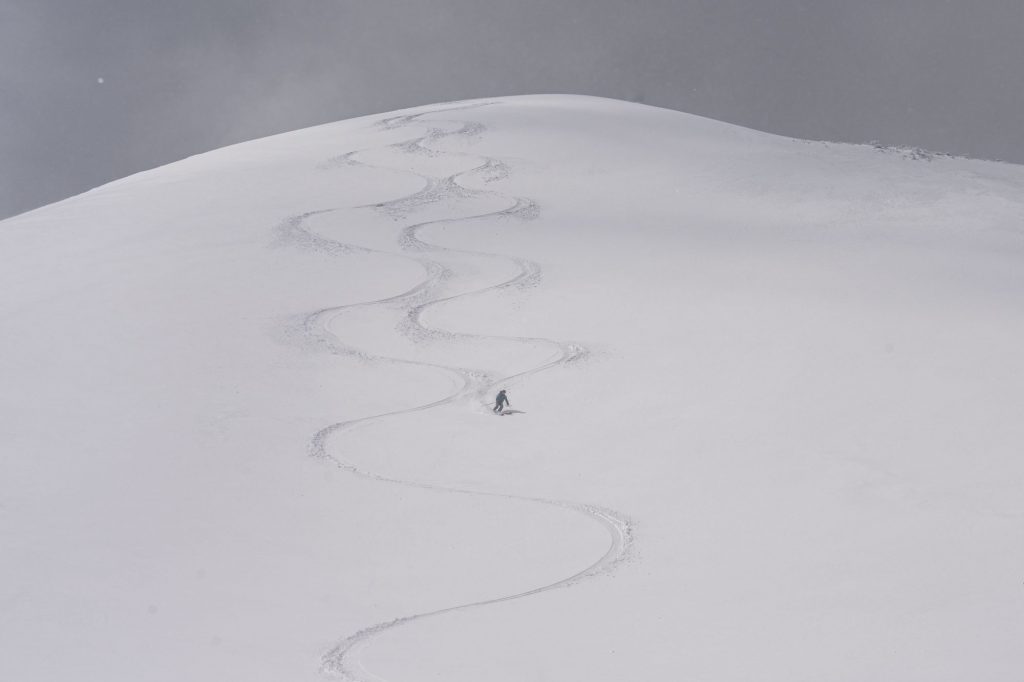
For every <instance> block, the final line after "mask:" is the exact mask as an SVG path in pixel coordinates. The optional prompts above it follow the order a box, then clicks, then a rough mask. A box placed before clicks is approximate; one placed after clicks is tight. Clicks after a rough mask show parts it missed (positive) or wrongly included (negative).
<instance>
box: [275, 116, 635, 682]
mask: <svg viewBox="0 0 1024 682" xmlns="http://www.w3.org/2000/svg"><path fill="white" fill-rule="evenodd" d="M489 104H491V103H490V102H484V103H471V104H466V105H456V106H449V107H445V108H440V109H435V110H432V111H426V112H421V113H418V114H406V115H401V116H393V117H390V118H385V119H383V120H381V121H379V122H378V123H377V126H378V127H379V128H381V129H383V130H394V129H398V128H403V127H407V126H420V125H424V124H426V125H428V126H430V127H428V129H427V131H426V133H425V134H422V135H420V136H418V137H415V138H413V139H410V140H406V141H404V142H399V143H395V144H391V145H386V147H387V148H391V149H392V150H397V151H399V152H401V153H402V154H409V155H416V156H421V157H425V158H444V157H448V158H449V159H450V158H451V157H463V158H466V159H467V160H470V161H473V162H474V165H473V166H472V167H470V168H468V169H465V170H462V171H459V172H457V173H454V174H452V175H448V176H442V177H437V176H431V175H426V174H424V173H420V172H416V171H410V170H406V169H396V168H390V167H388V166H384V165H376V164H371V163H366V162H363V161H360V160H358V158H357V157H358V156H359V155H360V154H362V153H364V152H370V151H374V150H375V149H380V148H368V149H360V150H356V151H352V152H349V153H347V154H344V155H341V156H338V157H334V158H332V159H329V160H328V161H327V162H325V163H324V164H322V165H321V168H324V169H329V168H333V167H339V166H352V165H358V166H365V167H369V168H375V169H380V170H390V171H397V170H400V171H401V172H405V173H411V174H413V175H416V176H417V177H419V178H420V179H421V180H423V182H424V186H423V188H422V189H420V190H418V191H416V192H413V193H412V194H409V195H407V196H403V197H399V198H396V199H392V200H389V201H385V202H381V203H378V204H374V205H372V207H373V208H374V209H375V210H378V211H381V212H383V213H385V214H386V215H389V216H391V217H392V218H395V219H398V220H405V219H407V216H408V215H409V213H411V212H413V211H415V210H416V209H417V208H420V207H423V206H427V205H430V204H435V203H437V202H440V201H449V202H451V201H453V200H454V201H458V200H460V199H479V198H482V197H488V198H494V199H497V200H501V201H502V203H504V204H506V205H505V207H504V208H498V209H496V210H493V211H485V212H481V213H475V214H469V215H464V216H452V217H446V218H442V219H437V220H431V221H426V222H417V223H412V224H410V225H408V226H406V227H405V228H404V229H403V230H402V232H401V235H400V237H399V239H398V246H399V248H400V249H401V253H394V252H390V251H383V250H379V249H371V248H368V247H363V246H359V245H355V244H346V243H343V242H339V241H336V240H332V239H329V238H326V237H323V236H321V235H318V234H317V233H315V232H314V231H313V230H312V229H310V228H309V227H308V225H307V224H306V223H307V222H308V220H309V219H310V218H312V217H314V216H317V215H322V214H326V213H331V212H333V211H335V210H337V209H327V210H321V211H312V212H309V213H305V214H302V215H298V216H294V217H293V218H290V219H289V220H287V221H285V223H284V224H283V225H281V227H280V228H279V230H278V232H279V237H280V239H281V241H282V242H286V243H290V244H292V245H295V246H299V247H302V248H308V249H313V250H316V251H319V252H323V253H328V254H332V255H345V254H350V253H375V254H380V255H387V256H392V257H401V258H408V259H412V260H414V261H415V262H417V263H419V264H420V266H421V267H422V268H423V270H424V274H425V278H424V279H423V280H422V281H421V282H420V283H419V284H417V285H416V286H414V287H413V288H411V289H409V290H408V291H405V292H403V293H400V294H397V295H395V296H391V297H388V298H383V299H378V300H374V301H366V302H362V303H353V304H348V305H342V306H336V307H332V308H324V309H322V310H317V311H315V312H313V313H311V314H309V315H307V316H306V317H305V318H304V319H303V320H301V321H300V322H299V323H298V324H297V325H296V326H297V329H295V330H293V331H294V332H297V333H298V335H300V336H301V337H302V338H303V339H304V340H305V341H306V342H307V343H309V344H310V345H311V346H312V347H314V348H316V349H319V350H323V351H326V352H330V353H334V354H338V355H350V356H355V357H358V358H360V359H362V360H365V361H369V362H375V363H389V364H398V365H405V366H423V367H432V368H435V369H439V370H443V371H446V372H448V373H450V374H451V375H452V376H453V377H454V378H456V379H457V380H458V383H459V384H460V386H459V388H458V389H457V390H456V391H455V392H454V393H452V394H450V395H448V396H446V397H444V398H441V399H439V400H436V401H434V402H431V403H427V404H424V405H419V406H416V407H412V408H407V409H401V410H396V411H393V412H387V413H383V414H376V415H372V416H367V417H361V418H358V419H351V420H347V421H341V422H337V423H335V424H331V425H330V426H327V427H325V428H323V429H321V430H320V431H319V432H317V433H316V434H315V435H314V436H313V438H312V440H311V442H310V454H311V455H312V456H314V457H317V458H320V459H324V460H327V461H330V462H332V463H333V464H334V465H335V466H337V467H338V468H340V469H342V470H344V471H346V472H349V473H351V474H354V475H357V476H360V477H363V478H367V479H370V480H374V481H378V482H382V483H389V484H397V485H402V486H408V487H413V488H419V489H424V490H431V491H435V492H440V493H447V494H458V495H475V496H480V497H490V498H503V499H507V500H510V501H516V502H529V503H539V504H544V505H549V506H554V507H559V508H562V509H565V510H569V511H573V512H576V513H580V514H583V515H585V516H587V517H588V518H590V519H592V520H593V521H595V522H596V523H599V524H600V525H601V526H602V527H604V528H605V530H606V531H607V532H608V535H609V539H610V542H609V546H608V549H607V551H606V552H605V553H604V554H603V555H602V556H601V557H600V558H598V559H597V560H596V561H594V562H593V563H591V564H590V565H589V566H588V567H586V568H584V569H583V570H581V571H579V572H578V573H575V574H573V575H570V576H568V577H565V578H563V579H561V580H558V581H556V582H553V583H550V584H547V585H543V586H541V587H537V588H534V589H531V590H527V591H525V592H519V593H515V594H507V595H502V596H498V597H494V598H492V599H486V600H483V601H476V602H472V603H466V604H459V605H456V606H450V607H447V608H443V609H438V610H435V611H430V612H426V613H418V614H414V615H409V616H404V617H401V618H397V619H394V620H390V621H387V622H383V623H378V624H375V625H371V626H369V627H367V628H364V629H362V630H360V631H358V632H356V633H355V634H353V635H350V636H349V637H347V638H345V639H344V640H342V641H341V642H339V643H338V644H337V645H336V646H334V647H333V648H332V649H331V650H330V651H328V652H327V653H326V654H325V655H324V656H323V659H322V662H321V670H322V671H323V672H324V673H326V674H329V675H333V676H338V677H341V678H343V679H346V680H350V681H351V682H367V681H368V680H381V679H382V678H380V677H379V676H377V675H375V674H374V673H372V672H370V671H369V670H367V669H366V668H365V667H364V666H363V664H362V662H361V661H360V657H359V653H360V651H361V650H362V649H363V648H364V647H365V646H366V645H367V644H368V643H369V642H370V640H371V639H373V638H374V637H376V636H377V635H380V634H382V633H384V632H386V631H388V630H391V629H393V628H396V627H399V626H402V625H405V624H407V623H412V622H415V621H421V620H424V619H427V618H431V617H434V616H440V615H442V614H447V613H453V612H456V611H463V610H467V609H473V608H479V607H482V606H487V605H490V604H498V603H501V602H507V601H511V600H514V599H521V598H524V597H528V596H532V595H537V594H541V593H543V592H547V591H550V590H555V589H559V588H564V587H570V586H572V585H575V584H577V583H579V582H580V581H582V580H585V579H588V578H592V577H596V576H599V575H602V574H607V573H610V572H611V571H612V570H613V569H615V568H616V567H617V566H618V565H619V564H621V563H622V562H623V561H624V560H625V559H626V558H627V557H628V556H629V554H630V550H631V546H632V538H633V532H632V531H633V527H632V524H631V522H630V521H629V519H627V518H626V517H625V516H623V515H622V514H619V513H617V512H615V511H612V510H610V509H605V508H602V507H599V506H593V505H588V504H580V503H576V502H569V501H563V500H553V499H547V498H542V497H531V496H525V495H512V494H506V493H498V492H491V491H484V490H470V489H464V488H456V487H449V486H443V485H437V484H432V483H424V482H418V481H411V480H403V479H399V478H393V477H390V476H384V475H381V474H377V473H374V472H372V471H368V470H365V469H361V468H359V467H358V466H356V465H355V464H352V463H350V462H347V461H345V460H344V459H342V458H341V457H339V456H337V455H336V454H334V453H332V449H331V447H330V443H331V440H332V439H333V438H334V437H335V436H337V435H339V434H340V433H342V432H344V431H345V430H347V429H349V428H352V427H353V426H355V425H357V424H363V423H366V422H370V421H376V420H382V419H388V418H395V417H400V416H401V415H405V414H410V413H413V412H419V411H423V410H429V409H432V408H435V407H438V406H441V405H445V404H449V403H454V402H456V401H460V400H466V399H475V400H476V401H477V402H478V403H484V402H485V401H486V400H487V397H486V396H487V395H488V394H489V393H490V392H491V391H493V389H494V387H496V386H497V385H498V384H499V383H500V384H505V385H508V384H511V383H514V381H515V380H517V379H523V378H525V377H527V376H529V375H531V374H536V373H538V372H542V371H544V370H547V369H551V368H554V367H559V366H565V365H569V364H571V363H574V362H577V361H579V360H581V359H583V358H585V357H586V356H587V353H588V351H587V349H586V348H585V347H583V346H581V345H578V344H573V343H563V342H558V341H554V340H551V339H545V338H538V337H497V336H485V335H476V334H467V333H457V332H452V331H448V330H444V329H439V328H434V327H428V326H427V325H425V324H424V323H423V320H422V317H423V314H424V312H425V311H426V310H428V309H429V308H430V307H431V306H436V305H440V304H443V303H446V302H449V301H454V300H456V299H460V298H464V297H467V296H476V295H480V294H486V293H493V292H497V291H500V290H503V289H509V288H529V287H533V286H536V285H537V284H538V282H539V281H540V278H541V274H542V270H541V268H540V266H539V265H537V264H536V263H533V262H531V261H528V260H525V259H520V258H515V257H512V256H507V255H502V254H496V253H487V252H479V251H468V250H461V249H452V248H447V247H442V246H438V245H435V244H431V243H430V242H428V241H425V240H424V239H422V238H421V237H420V232H421V231H422V230H423V229H424V228H426V227H428V226H430V225H436V224H440V223H457V222H470V221H474V220H481V219H487V218H490V219H493V218H509V219H520V220H529V219H530V218H533V217H535V216H536V215H537V212H538V207H537V205H536V204H535V203H534V202H533V201H532V200H530V199H528V198H525V197H509V196H507V195H504V194H500V193H498V192H494V191H489V190H478V189H471V188H469V187H466V186H464V185H462V184H461V183H460V182H459V178H461V177H464V176H477V177H478V178H481V179H482V180H483V181H484V182H485V183H491V182H495V181H498V180H501V179H504V178H506V177H508V175H509V174H510V173H511V167H510V166H509V165H508V164H507V163H505V162H504V161H502V160H501V159H496V158H490V157H486V156H479V155H474V154H467V153H462V152H445V151H440V150H437V149H433V148H431V147H430V146H429V144H430V143H431V142H435V141H438V140H441V139H443V138H446V137H453V136H462V137H479V136H480V135H482V134H483V133H484V132H485V131H486V127H485V126H484V125H483V124H482V123H478V122H475V121H461V120H440V119H434V118H431V119H425V118H424V117H428V116H436V115H437V114H443V113H444V112H448V111H463V110H469V109H475V108H478V107H481V106H488V105H489ZM451 126H454V128H452V127H451ZM431 252H433V253H445V254H458V255H461V256H466V257H470V258H473V259H478V260H483V261H487V260H496V259H501V260H504V261H506V262H512V263H513V264H514V265H515V266H516V268H517V269H518V273H517V274H516V275H515V276H513V277H511V278H510V279H508V280H506V281H504V282H501V283H498V284H494V285H491V286H487V287H482V288H478V289H473V290H469V291H462V292H460V293H456V294H452V295H448V296H443V297H442V296H439V295H437V293H436V292H437V290H438V289H439V288H440V287H441V286H442V285H443V284H444V283H446V282H449V281H451V280H452V279H453V273H452V272H451V271H450V270H449V269H448V268H446V267H445V266H444V265H442V264H441V263H438V262H436V261H433V260H430V259H429V258H426V257H424V256H420V255H413V254H423V253H431ZM371 306H382V307H388V308H398V309H400V310H403V311H404V312H405V314H406V316H405V319H404V321H403V322H402V323H401V325H400V326H399V330H398V331H399V332H400V333H402V334H404V335H405V336H407V337H408V338H410V339H411V340H413V341H414V342H422V341H426V340H447V341H483V340H501V341H514V342H519V343H522V344H528V345H531V346H535V347H549V348H550V349H551V351H552V355H551V359H550V360H549V361H547V362H545V363H542V364H540V365H538V366H535V367H530V368H528V369H525V370H523V371H521V372H518V373H516V374H513V375H510V376H506V377H500V378H495V377H492V376H489V375H487V374H486V373H484V372H481V371H478V370H474V369H471V368H466V367H450V366H445V365H440V364H435V363H429V362H422V361H417V360H409V359H403V358H397V357H387V356H380V355H374V354H373V353H371V352H369V351H367V350H365V349H360V348H354V347H351V346H349V345H347V344H345V343H344V342H343V341H342V339H340V338H338V336H337V335H335V334H334V333H333V332H332V331H331V330H330V326H329V325H330V323H331V321H332V320H333V319H334V318H336V317H338V316H340V315H343V314H344V313H345V312H346V311H347V310H351V309H355V308H360V307H371Z"/></svg>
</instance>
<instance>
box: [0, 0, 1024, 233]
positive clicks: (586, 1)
mask: <svg viewBox="0 0 1024 682" xmlns="http://www.w3.org/2000/svg"><path fill="white" fill-rule="evenodd" d="M101 79H102V81H101ZM541 92H562V93H579V94H592V95H603V96H607V97H616V98H620V99H631V100H637V101H643V102H646V103H648V104H654V105H658V106H663V107H669V108H672V109H678V110H681V111H687V112H691V113H695V114H701V115H704V116H710V117H712V118H716V119H720V120H724V121H729V122H732V123H737V124H740V125H744V126H749V127H752V128H757V129H759V130H766V131H770V132H774V133H780V134H784V135H792V136H796V137H804V138H812V139H830V140H844V141H851V142H868V141H871V140H880V141H882V142H886V143H893V144H903V145H915V146H921V147H925V148H928V149H933V150H936V151H945V152H952V153H957V154H966V155H970V156H978V157H984V158H998V159H1004V160H1008V161H1015V162H1024V0H971V1H965V0H633V1H632V2H614V1H612V0H278V1H275V0H0V216H8V215H12V214H14V213H18V212H21V211H24V210H27V209H30V208H33V207H35V206H39V205H42V204H46V203H49V202H51V201H55V200H57V199H61V198H63V197H66V196H69V195H72V194H75V193H78V192H81V191H84V190H86V189H89V188H90V187H93V186H96V185H99V184H102V183H103V182H106V181H108V180H112V179H115V178H118V177H122V176H124V175H128V174H130V173H133V172H135V171H139V170H144V169H146V168H151V167H153V166H157V165H161V164H164V163H167V162H169V161H174V160H176V159H179V158H182V157H185V156H188V155H190V154H194V153H196V152H200V151H205V150H208V149H213V148H216V147H220V146H223V145H225V144H229V143H233V142H238V141H241V140H245V139H250V138H254V137H259V136H263V135H267V134H271V133H276V132H283V131H286V130H292V129H295V128H301V127H305V126H309V125H313V124H316V123H323V122H326V121H333V120H338V119H343V118H349V117H352V116H357V115H362V114H368V113H376V112H382V111H388V110H392V109H397V108H400V107H405V106H412V105H416V104H427V103H431V102H440V101H447V100H452V99H465V98H472V97H484V96H493V95H505V94H527V93H541Z"/></svg>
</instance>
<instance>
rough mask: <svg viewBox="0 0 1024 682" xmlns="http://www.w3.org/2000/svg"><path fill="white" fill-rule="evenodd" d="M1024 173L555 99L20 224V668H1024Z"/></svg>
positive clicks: (8, 582)
mask: <svg viewBox="0 0 1024 682" xmlns="http://www.w3.org/2000/svg"><path fill="white" fill-rule="evenodd" d="M1021 197H1024V168H1021V167H1019V166H1012V165H1006V164H997V163H992V162H983V161H974V160H969V159H957V158H946V157H933V156H931V155H922V154H916V153H915V154H909V153H908V154H904V153H894V154H888V153H884V154H883V153H879V151H878V150H877V149H875V148H874V147H872V146H870V145H864V146H856V145H838V144H831V143H812V142H806V141H801V140H792V139H788V138H781V137H777V136H773V135H769V134H765V133H760V132H756V131H751V130H746V129H742V128H738V127H735V126H730V125H727V124H723V123H719V122H716V121H711V120H708V119H703V118H700V117H695V116H690V115H686V114H681V113H678V112H672V111H667V110H662V109H656V108H653V107H647V106H642V105H637V104H630V103H625V102H618V101H613V100H605V99H598V98H591V97H577V96H564V95H538V96H528V97H507V98H494V99H486V100H474V101H468V102H455V103H446V104H438V105H431V106H427V107H420V108H416V109H410V110H405V111H399V112H392V113H389V114H382V115H379V116H370V117H364V118H359V119H353V120H350V121H343V122H339V123H334V124H329V125H324V126H319V127H316V128H310V129H307V130H302V131H297V132H293V133H289V134H285V135H278V136H275V137H270V138H266V139H262V140H257V141H253V142H249V143H245V144H241V145H235V146H232V147H228V148H225V149H222V150H217V151H214V152H210V153H208V154H203V155H199V156H196V157H192V158H189V159H185V160H183V161H180V162H178V163H174V164H170V165H168V166H165V167H162V168H158V169H155V170H152V171H147V172H144V173H140V174H137V175H134V176H131V177H128V178H125V179H123V180H120V181H117V182H114V183H110V184H108V185H105V186H103V187H100V188H98V189H95V190H93V191H91V192H87V193H86V194H83V195H80V196H78V197H74V198H72V199H68V200H66V201H63V202H60V203H58V204H54V205H52V206H49V207H45V208H42V209H39V210H36V211H32V212H30V213H27V214H24V215H22V216H18V217H16V218H13V219H9V220H6V221H3V222H2V223H0V254H2V256H0V258H2V262H0V291H2V292H3V293H2V294H0V319H2V320H3V322H4V331H5V333H4V334H3V335H2V336H0V376H2V377H3V381H2V382H0V409H2V414H3V415H4V419H3V422H2V427H0V555H2V556H3V558H4V560H3V561H0V604H2V605H3V610H4V614H5V616H6V617H5V618H3V619H2V620H0V679H12V680H52V679H62V678H71V677H75V678H76V679H77V678H81V679H103V680H122V679H123V680H128V679H132V680H134V679H138V678H139V677H140V675H142V676H144V677H145V678H146V679H150V680H168V681H170V680H175V681H177V680H183V679H186V680H223V679H275V680H276V679H291V680H303V679H308V680H316V679H323V678H324V676H336V677H341V678H344V679H350V680H360V681H362V680H380V679H384V680H389V681H391V682H400V681H402V680H409V681H412V680H420V679H436V678H438V677H443V678H444V679H449V680H453V681H457V680H471V679H473V680H477V679H488V680H506V679H507V680H521V679H578V680H588V681H591V682H599V681H602V680H609V681H610V680H623V679H644V678H653V677H661V678H666V679H690V678H693V679H715V680H750V679H757V680H765V681H771V680H779V681H782V680H786V681H788V680H793V679H825V678H827V679H830V680H843V681H845V680H848V681H850V682H854V681H856V682H861V681H863V680H917V679H919V680H925V679H927V680H929V681H930V682H936V681H941V680H948V681H950V682H954V681H955V682H962V680H965V679H985V680H1009V679H1014V678H1015V676H1016V675H1018V674H1019V671H1020V669H1021V667H1022V665H1024V656H1022V654H1021V653H1020V647H1019V642H1020V641H1021V639H1022V638H1024V618H1021V615H1022V613H1024V592H1022V591H1021V589H1020V575H1019V568H1020V566H1021V564H1022V561H1024V547H1022V545H1021V544H1020V542H1019V541H1018V540H1019V534H1020V524H1021V520H1022V518H1024V508H1022V505H1021V496H1020V490H1021V489H1022V485H1024V460H1022V458H1021V457H1020V446H1021V443H1022V442H1024V422H1022V421H1021V419H1020V418H1019V415H1020V414H1021V413H1022V411H1024V372H1022V371H1021V368H1020V360H1019V357H1020V351H1019V348H1018V346H1019V340H1020V339H1021V338H1024V314H1022V313H1024V310H1022V306H1021V303H1020V302H1021V301H1022V300H1024V297H1022V294H1024V268H1022V267H1021V265H1022V257H1024V254H1022V248H1021V247H1022V244H1024V241H1022V233H1021V231H1022V229H1024V227H1022V223H1021V216H1022V215H1024V201H1022V198H1021ZM499 388H506V389H508V393H509V397H510V399H511V407H512V409H513V411H514V412H513V413H512V414H508V415H505V416H502V418H500V419H496V418H493V417H494V415H492V414H491V411H490V407H491V406H490V403H489V401H490V400H491V399H492V397H493V395H494V393H495V392H496V391H497V390H498V389H499ZM506 417H514V418H506ZM737 651H742V652H743V655H741V656H737V655H736V652H737ZM143 671H144V672H143Z"/></svg>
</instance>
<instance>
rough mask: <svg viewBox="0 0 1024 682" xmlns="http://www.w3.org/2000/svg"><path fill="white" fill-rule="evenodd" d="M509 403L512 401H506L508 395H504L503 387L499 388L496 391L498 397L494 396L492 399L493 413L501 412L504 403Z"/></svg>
mask: <svg viewBox="0 0 1024 682" xmlns="http://www.w3.org/2000/svg"><path fill="white" fill-rule="evenodd" d="M511 404H512V403H510V402H509V401H508V396H507V395H505V389H501V390H500V391H498V397H496V398H495V399H494V412H495V414H497V413H499V412H501V411H502V410H504V409H505V406H506V405H511Z"/></svg>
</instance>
